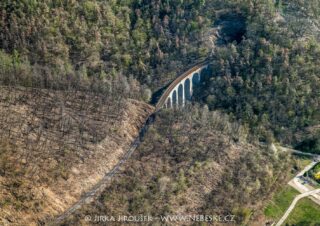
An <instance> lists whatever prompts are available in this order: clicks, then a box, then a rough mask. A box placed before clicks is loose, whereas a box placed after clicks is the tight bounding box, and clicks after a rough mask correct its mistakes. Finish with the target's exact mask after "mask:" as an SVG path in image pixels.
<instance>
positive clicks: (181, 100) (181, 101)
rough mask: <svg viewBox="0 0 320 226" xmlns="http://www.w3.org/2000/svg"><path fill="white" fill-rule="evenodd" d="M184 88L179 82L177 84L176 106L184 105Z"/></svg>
mask: <svg viewBox="0 0 320 226" xmlns="http://www.w3.org/2000/svg"><path fill="white" fill-rule="evenodd" d="M183 93H184V90H183V85H182V84H181V83H180V85H179V86H178V106H183V105H184V98H185V97H184V94H183Z"/></svg>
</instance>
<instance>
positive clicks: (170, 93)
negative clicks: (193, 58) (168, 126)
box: [157, 63, 208, 109]
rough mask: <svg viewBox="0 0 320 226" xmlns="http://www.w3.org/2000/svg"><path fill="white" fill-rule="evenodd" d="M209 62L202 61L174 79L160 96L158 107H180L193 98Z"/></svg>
mask: <svg viewBox="0 0 320 226" xmlns="http://www.w3.org/2000/svg"><path fill="white" fill-rule="evenodd" d="M207 68H208V64H207V63H202V64H199V65H197V66H195V67H193V68H192V69H190V70H188V71H187V72H185V73H184V74H182V75H180V76H179V77H178V78H177V79H176V80H174V81H173V82H172V83H171V85H170V86H169V87H168V89H167V90H166V91H165V93H164V94H163V96H162V97H161V98H160V100H159V102H158V104H157V108H158V109H159V108H161V107H165V108H178V107H180V106H181V107H184V106H185V105H186V101H187V100H191V97H192V95H193V89H194V87H195V86H196V85H197V84H199V83H200V82H201V78H203V76H204V75H203V72H204V71H205V70H207Z"/></svg>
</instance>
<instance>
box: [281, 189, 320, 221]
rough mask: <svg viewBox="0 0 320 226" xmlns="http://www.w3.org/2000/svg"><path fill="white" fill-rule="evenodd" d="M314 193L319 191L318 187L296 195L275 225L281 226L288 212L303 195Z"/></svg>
mask: <svg viewBox="0 0 320 226" xmlns="http://www.w3.org/2000/svg"><path fill="white" fill-rule="evenodd" d="M316 193H320V189H316V190H312V191H308V192H305V193H302V194H300V195H297V196H296V197H295V198H294V200H293V202H292V203H291V205H290V206H289V208H288V209H287V211H286V213H285V214H284V215H283V216H282V218H281V219H280V220H279V222H278V223H277V224H276V226H281V225H282V224H283V223H284V222H285V220H286V219H287V218H288V216H289V214H290V213H291V211H292V210H293V209H294V207H295V206H296V204H297V202H298V201H299V200H300V199H302V198H305V197H308V196H310V195H314V194H316Z"/></svg>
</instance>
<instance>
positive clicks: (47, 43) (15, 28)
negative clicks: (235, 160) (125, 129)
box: [0, 0, 320, 145]
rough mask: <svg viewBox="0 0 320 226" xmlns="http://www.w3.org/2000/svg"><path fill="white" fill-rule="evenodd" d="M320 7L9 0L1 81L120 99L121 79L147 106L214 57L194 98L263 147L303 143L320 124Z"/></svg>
mask: <svg viewBox="0 0 320 226" xmlns="http://www.w3.org/2000/svg"><path fill="white" fill-rule="evenodd" d="M319 9H320V7H319V2H318V1H316V0H312V1H298V0H294V1H281V0H277V1H272V0H268V1H251V0H243V1H231V0H230V1H220V0H213V1H205V0H197V1H190V0H185V1H182V0H177V1H157V0H153V1H142V0H130V1H129V0H127V1H115V0H114V1H107V2H105V1H98V0H90V1H88V0H86V1H74V0H61V1H52V0H46V1H37V0H24V1H20V0H19V1H16V0H15V1H11V0H10V1H7V0H4V1H1V3H0V12H1V14H0V18H1V19H0V25H1V26H0V48H1V49H2V51H0V59H1V60H0V62H1V64H0V75H1V76H0V78H1V79H0V80H1V82H2V83H3V84H6V85H7V84H13V85H14V84H20V85H23V86H32V87H47V88H63V89H65V88H67V89H72V88H73V89H80V88H81V89H82V90H84V89H86V90H88V89H89V90H90V91H92V90H94V91H97V92H99V93H101V92H106V91H108V92H109V93H110V92H113V94H114V91H113V90H112V88H111V87H112V85H111V84H115V83H116V84H117V85H118V86H119V85H121V86H122V87H123V89H122V92H121V94H125V93H126V94H127V95H126V96H129V97H133V98H137V99H142V100H145V101H149V100H150V98H151V94H152V92H155V91H157V90H158V89H161V88H162V87H163V86H164V85H166V84H168V83H169V82H170V81H172V80H173V79H174V78H175V77H176V76H177V73H179V72H181V71H183V70H186V69H187V68H188V65H190V64H194V63H196V62H198V61H199V60H201V59H205V58H207V57H209V58H210V59H211V60H210V64H211V66H212V69H213V70H212V73H211V76H209V77H208V78H207V80H206V81H205V82H204V83H203V86H202V87H201V89H200V90H201V92H199V93H198V95H196V99H198V100H202V101H203V102H204V103H205V104H207V105H208V106H209V109H211V110H212V109H224V110H225V111H226V112H228V113H230V114H231V115H233V116H234V117H236V118H238V119H241V121H242V122H243V123H248V124H249V125H250V127H251V128H252V129H253V130H254V131H253V132H255V133H257V134H259V139H260V140H262V141H264V140H270V139H273V137H276V139H278V140H281V141H282V142H285V143H288V144H292V143H293V144H294V145H299V143H301V142H302V141H301V140H299V139H296V138H294V136H293V134H294V133H295V132H297V130H298V128H300V129H301V128H304V127H309V126H313V125H315V124H317V123H318V122H319V120H320V116H319V114H320V113H319V109H320V106H319V99H320V98H319V92H318V90H319V89H320V82H319V68H318V65H319V63H320V62H319V59H320V57H319V55H320V44H319V32H317V31H319V29H320V20H319V18H318V17H319V15H320V13H319ZM228 18H233V20H230V19H228ZM228 20H229V21H228ZM217 27H218V28H217ZM114 81H116V82H114ZM88 87H89V88H88ZM134 92H135V93H134ZM132 93H134V94H132ZM131 94H132V95H131ZM312 139H313V140H314V142H315V143H317V142H319V141H317V138H312Z"/></svg>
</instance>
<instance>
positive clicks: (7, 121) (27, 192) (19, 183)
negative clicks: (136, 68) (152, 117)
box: [0, 87, 153, 225]
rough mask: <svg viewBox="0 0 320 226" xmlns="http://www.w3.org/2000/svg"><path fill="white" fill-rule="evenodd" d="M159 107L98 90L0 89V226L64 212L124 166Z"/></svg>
mask: <svg viewBox="0 0 320 226" xmlns="http://www.w3.org/2000/svg"><path fill="white" fill-rule="evenodd" d="M152 111H153V107H151V106H149V105H147V104H145V103H142V102H139V101H136V100H131V99H124V98H116V97H111V96H101V95H100V96H99V95H95V94H93V93H82V92H71V91H70V92H67V91H63V92H62V91H49V90H44V89H28V88H5V87H1V92H0V128H1V129H0V140H1V143H0V150H1V151H0V209H1V211H0V225H7V224H10V225H38V224H42V223H44V222H46V221H47V219H48V218H51V217H52V216H54V215H58V214H60V213H61V212H63V211H64V210H65V209H66V208H67V207H69V206H70V205H71V204H73V203H74V202H75V201H77V200H78V199H79V198H80V196H81V194H83V193H84V192H85V191H87V190H89V189H90V188H91V187H92V186H93V185H95V184H96V183H97V182H98V181H99V180H100V179H101V178H102V177H103V176H104V175H105V173H107V172H108V171H109V170H110V169H112V167H113V166H114V165H115V164H116V163H117V162H118V161H119V159H120V158H121V156H122V155H123V154H124V152H125V151H126V150H127V149H128V148H129V146H130V144H131V142H132V141H133V139H134V138H135V137H136V136H137V135H138V132H139V128H140V127H141V126H142V124H143V123H144V122H145V119H146V118H147V117H148V115H149V114H150V113H151V112H152Z"/></svg>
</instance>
